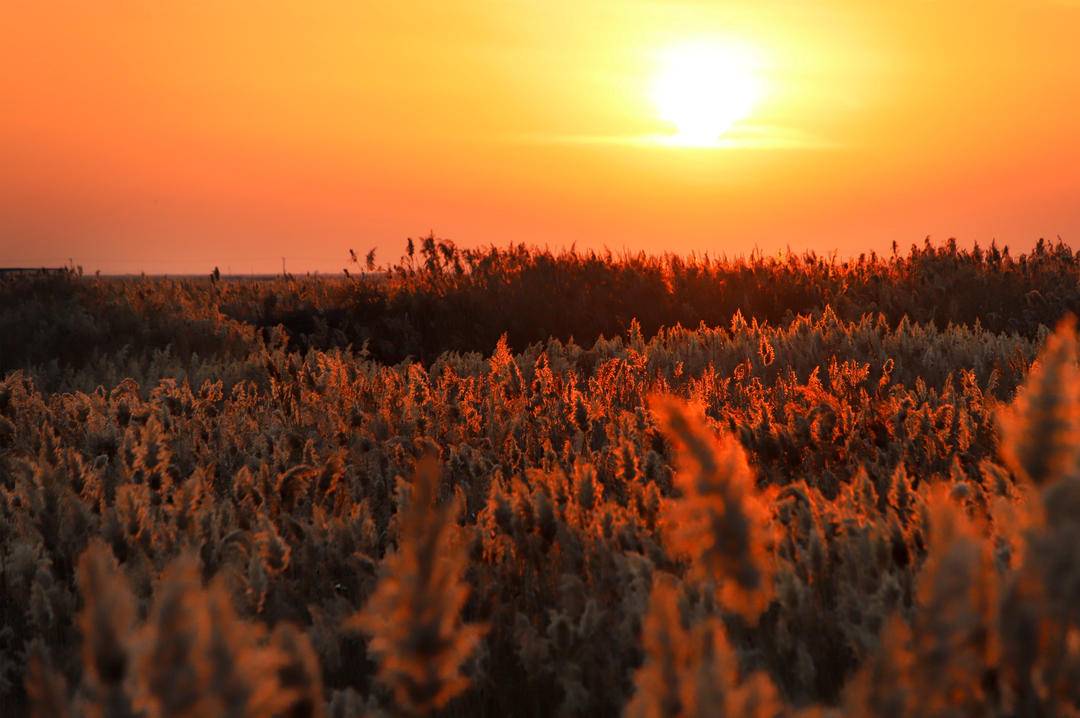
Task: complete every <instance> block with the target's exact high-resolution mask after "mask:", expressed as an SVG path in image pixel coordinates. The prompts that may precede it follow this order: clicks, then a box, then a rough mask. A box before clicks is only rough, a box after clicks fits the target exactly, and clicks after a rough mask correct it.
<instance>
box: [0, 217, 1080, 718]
mask: <svg viewBox="0 0 1080 718" xmlns="http://www.w3.org/2000/svg"><path fill="white" fill-rule="evenodd" d="M1074 313H1080V254H1078V253H1074V252H1073V251H1072V250H1071V249H1070V248H1069V247H1067V246H1065V245H1063V244H1061V243H1060V242H1059V243H1056V244H1049V243H1043V242H1040V243H1039V244H1038V245H1037V246H1036V247H1035V249H1034V250H1033V251H1032V252H1029V253H1027V254H1023V255H1013V254H1010V252H1009V251H1008V250H1007V249H1003V248H1001V249H999V248H998V247H990V248H982V249H980V248H977V247H976V248H975V249H973V250H966V249H958V248H957V247H956V245H955V243H952V242H950V243H947V244H945V245H943V246H933V245H931V244H930V243H929V242H926V243H924V244H922V245H920V246H913V247H912V248H911V249H910V250H909V251H908V252H906V253H901V252H899V251H897V250H895V249H894V251H893V252H892V254H891V255H890V256H885V257H882V256H877V255H872V254H869V255H866V256H862V257H858V258H853V259H847V260H844V259H839V258H832V257H819V256H813V255H802V256H781V257H763V256H751V257H749V258H746V259H723V258H721V259H717V258H708V257H691V258H685V257H682V258H680V257H674V256H639V255H626V256H612V255H609V254H600V255H598V254H592V253H581V252H572V251H571V252H563V253H552V252H548V251H541V250H537V249H529V248H524V247H510V248H505V249H500V248H491V249H484V250H460V249H458V248H456V247H455V246H454V245H453V244H452V243H450V242H447V241H441V240H438V239H436V238H435V237H427V238H423V239H421V240H419V241H417V242H413V241H412V240H410V241H409V244H408V246H407V249H406V252H405V254H404V256H403V257H402V258H401V259H400V260H398V261H396V262H393V263H391V264H389V265H380V264H379V263H378V262H377V259H376V257H374V256H371V255H369V256H368V257H367V258H366V261H365V259H364V258H363V257H358V256H356V255H353V262H352V263H350V265H349V271H347V272H344V273H342V275H339V276H333V277H312V276H306V277H292V276H284V277H280V278H277V279H273V280H256V279H237V278H227V277H225V278H223V277H221V276H220V275H218V273H217V272H214V273H213V274H212V275H211V274H209V273H208V276H207V277H205V278H184V279H167V278H146V277H131V278H108V277H90V276H82V274H81V272H77V271H72V272H69V273H67V274H64V275H50V276H45V275H42V276H34V275H15V276H9V277H4V278H0V715H5V716H7V715H12V716H18V715H34V716H40V717H41V718H53V717H60V716H100V717H102V718H112V717H122V716H146V717H148V718H152V717H158V716H161V717H168V718H173V717H181V716H183V717H188V716H190V717H196V716H266V717H270V716H283V717H286V716H287V717H289V718H307V717H320V718H321V717H333V718H349V717H353V716H380V715H386V716H408V715H429V714H436V715H446V716H466V715H467V716H472V715H479V716H548V715H560V716H614V715H620V714H621V715H627V716H650V717H653V716H655V717H660V716H750V717H753V718H773V717H777V716H801V717H810V716H852V717H856V716H858V717H861V716H868V717H875V718H876V717H881V718H901V717H911V718H915V717H934V716H937V717H942V718H944V717H952V716H955V717H957V718H966V717H971V716H1046V717H1048V718H1049V717H1053V716H1080V366H1078V358H1077V355H1078V338H1077V333H1076V328H1075V325H1074V322H1073V320H1072V315H1073V314H1074Z"/></svg>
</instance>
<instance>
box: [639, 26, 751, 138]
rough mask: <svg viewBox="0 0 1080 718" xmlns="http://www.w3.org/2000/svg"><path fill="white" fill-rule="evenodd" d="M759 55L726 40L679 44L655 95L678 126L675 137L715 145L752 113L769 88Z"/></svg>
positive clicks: (665, 62)
mask: <svg viewBox="0 0 1080 718" xmlns="http://www.w3.org/2000/svg"><path fill="white" fill-rule="evenodd" d="M758 65H759V63H758V60H757V57H756V56H755V54H754V53H753V52H752V51H751V50H750V49H749V48H745V47H740V46H737V45H733V44H728V43H720V42H700V43H692V44H685V45H678V46H676V47H673V48H671V49H669V50H668V51H667V52H666V53H664V54H663V56H662V57H661V63H660V67H659V68H658V71H657V74H656V76H655V77H654V79H653V85H652V99H653V102H654V103H655V104H656V107H657V110H658V112H659V115H660V118H661V119H663V120H665V121H667V122H670V123H671V124H672V125H674V126H675V135H674V136H673V137H672V138H670V139H671V142H673V143H675V144H679V145H687V146H711V145H715V144H716V143H717V141H718V140H719V139H720V137H721V136H722V135H723V134H724V133H725V132H727V131H728V130H729V129H731V127H732V125H734V124H735V123H736V122H739V121H740V120H743V119H745V118H746V117H747V116H749V115H750V113H751V111H752V110H753V109H754V105H756V104H757V102H758V100H759V99H760V98H761V95H762V93H763V87H762V83H761V80H760V78H759V77H758V73H757V70H758Z"/></svg>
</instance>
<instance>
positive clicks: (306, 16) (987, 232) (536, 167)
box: [0, 0, 1080, 272]
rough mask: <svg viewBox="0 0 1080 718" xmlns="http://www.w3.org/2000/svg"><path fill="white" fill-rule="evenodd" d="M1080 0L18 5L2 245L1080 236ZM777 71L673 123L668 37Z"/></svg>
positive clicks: (244, 259)
mask: <svg viewBox="0 0 1080 718" xmlns="http://www.w3.org/2000/svg"><path fill="white" fill-rule="evenodd" d="M1077 36H1080V7H1077V6H1076V5H1075V4H1070V3H1067V2H1052V1H1051V0H1009V1H1006V0H984V1H983V2H959V1H956V0H941V1H939V2H930V1H914V0H912V1H905V2H896V1H893V0H883V1H881V2H873V3H864V2H852V1H845V2H839V1H837V0H830V1H827V2H814V3H811V2H776V1H772V0H763V1H762V2H756V3H742V2H728V3H725V2H682V3H677V2H676V3H672V2H642V1H640V0H624V1H621V2H586V1H584V0H577V1H575V2H571V1H569V0H549V1H548V2H512V1H505V0H504V1H499V2H495V1H484V0H481V1H477V2H462V3H457V2H400V3H374V2H344V1H336V0H335V1H333V2H329V1H324V2H312V3H301V2H282V1H280V0H276V1H270V2H263V3H252V2H235V1H234V0H217V1H215V2H209V1H196V0H191V1H189V2H167V3H166V2H162V3H146V2H136V1H135V0H105V1H103V2H98V3H86V2H74V1H71V2H58V1H50V0H38V1H37V2H26V1H24V0H9V2H7V3H4V5H3V7H2V8H0V93H2V94H0V96H2V97H3V99H4V106H5V111H4V112H2V113H0V157H3V158H4V160H3V161H2V162H0V264H10V263H13V262H20V263H23V262H25V263H33V264H41V263H48V264H56V263H62V262H64V261H66V259H67V258H68V257H71V258H72V259H74V260H75V261H76V262H78V263H81V264H83V265H84V266H86V267H88V268H101V269H103V270H104V271H138V270H147V271H152V272H188V271H190V272H203V271H208V270H209V268H210V267H212V266H214V265H220V266H221V267H222V269H223V270H224V269H226V268H231V269H232V270H233V271H238V272H247V271H272V270H274V269H275V268H277V267H280V257H281V256H286V257H288V258H290V260H289V261H290V268H291V269H294V270H297V271H299V270H304V269H320V270H323V271H335V270H338V269H340V267H341V266H343V259H344V257H345V255H346V250H347V249H348V248H349V247H354V248H356V249H358V250H366V249H367V248H369V247H371V246H377V247H379V248H380V256H381V257H382V258H384V259H389V258H392V257H396V256H397V255H398V254H399V253H400V251H401V247H402V245H403V240H404V238H405V237H406V236H409V235H416V234H419V233H424V232H426V231H427V230H428V229H434V230H435V231H436V232H437V233H439V234H442V235H444V236H448V237H451V238H453V239H455V240H456V241H458V242H459V243H461V244H465V245H469V244H487V243H505V242H509V241H525V242H531V243H540V244H549V245H551V246H554V247H559V246H569V245H570V244H572V243H576V244H577V245H578V246H579V247H597V248H600V247H605V246H606V247H611V248H613V249H622V248H624V247H625V248H628V249H645V250H650V251H657V250H671V251H679V252H689V251H705V250H708V251H710V252H713V253H720V252H727V253H743V252H748V251H750V250H751V249H753V248H754V247H755V246H756V247H758V248H761V249H763V250H765V251H773V250H776V249H778V248H782V247H787V246H790V247H792V248H794V249H803V248H815V249H818V250H821V251H831V250H833V249H837V250H839V251H840V252H842V253H857V252H859V251H862V250H864V249H878V250H883V249H885V248H887V247H888V245H889V244H890V243H891V242H892V241H893V240H896V241H898V242H900V244H901V245H906V244H908V243H910V242H913V241H918V240H919V239H921V237H922V236H924V235H926V234H933V235H935V236H937V237H939V238H941V239H944V238H945V237H948V236H949V235H956V236H957V237H959V238H960V239H961V240H964V241H972V240H980V241H983V242H988V241H989V240H990V239H991V238H993V237H998V238H999V239H1001V240H1003V241H1007V242H1009V243H1011V244H1013V245H1014V246H1024V245H1027V244H1030V242H1031V241H1033V240H1034V239H1035V238H1037V237H1038V236H1040V235H1046V236H1050V237H1052V236H1054V235H1056V234H1061V235H1063V236H1064V237H1065V238H1066V239H1067V240H1069V239H1072V240H1074V241H1077V243H1078V244H1080V240H1078V239H1077V237H1080V201H1078V200H1080V197H1078V195H1080V137H1078V135H1077V132H1076V129H1075V128H1076V127H1078V126H1080V52H1078V51H1077V49H1076V39H1075V38H1076V37H1077ZM693 42H706V43H709V42H719V43H739V44H745V45H748V46H751V47H753V48H754V49H755V52H756V54H757V55H759V56H760V57H761V59H762V67H761V68H760V74H761V76H762V79H763V82H764V86H765V88H766V92H765V94H764V95H763V97H762V98H761V100H760V102H758V104H757V105H756V106H755V107H754V110H753V112H752V113H751V114H750V116H749V117H747V118H746V119H745V120H744V121H742V122H741V123H740V124H739V125H738V126H737V127H736V128H734V129H733V130H732V132H731V133H730V136H729V138H728V139H729V140H730V142H728V143H727V145H725V146H723V147H720V148H710V149H701V148H692V147H690V148H680V147H672V146H664V145H662V144H659V143H655V142H651V141H649V138H654V137H656V136H657V135H663V134H665V133H667V134H670V133H671V132H672V127H671V126H670V124H669V123H666V122H664V120H662V119H661V118H660V117H659V116H658V112H657V108H656V107H655V106H654V104H653V102H652V98H651V97H650V82H651V81H652V78H653V76H654V75H655V73H656V71H657V67H658V63H659V62H660V58H661V57H662V56H663V53H664V52H665V51H666V50H667V49H669V48H671V47H673V46H678V45H681V44H686V43H693Z"/></svg>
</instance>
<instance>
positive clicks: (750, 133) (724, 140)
mask: <svg viewBox="0 0 1080 718" xmlns="http://www.w3.org/2000/svg"><path fill="white" fill-rule="evenodd" d="M514 139H515V140H516V141H521V142H529V143H539V144H560V145H613V146H622V147H642V148H671V149H695V150H834V149H839V148H841V147H842V145H841V144H839V143H837V142H833V141H831V140H826V139H823V138H820V137H815V136H813V135H810V134H808V133H806V132H802V131H801V130H796V129H793V128H786V127H778V126H772V125H745V126H741V127H738V128H735V129H732V130H729V131H728V132H726V133H724V135H723V136H721V137H720V138H718V139H717V140H716V141H714V142H711V143H705V144H702V143H695V142H684V141H682V139H681V138H680V137H679V136H678V135H677V134H674V133H672V134H644V135H642V134H635V135H587V134H582V135H566V134H562V135H524V136H519V137H516V138H514Z"/></svg>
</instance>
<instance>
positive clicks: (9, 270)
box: [0, 267, 69, 277]
mask: <svg viewBox="0 0 1080 718" xmlns="http://www.w3.org/2000/svg"><path fill="white" fill-rule="evenodd" d="M67 271H69V270H68V268H67V267H0V277H5V276H7V275H9V274H63V273H64V272H67Z"/></svg>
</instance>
